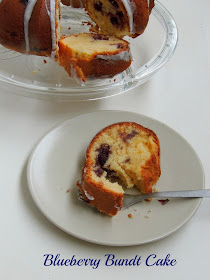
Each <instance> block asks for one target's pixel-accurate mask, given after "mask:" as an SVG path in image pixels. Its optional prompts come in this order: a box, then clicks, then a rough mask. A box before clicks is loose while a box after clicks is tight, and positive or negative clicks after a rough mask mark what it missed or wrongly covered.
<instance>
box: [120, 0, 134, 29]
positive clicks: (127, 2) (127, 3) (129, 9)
mask: <svg viewBox="0 0 210 280" xmlns="http://www.w3.org/2000/svg"><path fill="white" fill-rule="evenodd" d="M121 1H122V3H123V5H124V7H125V9H126V11H127V14H128V18H129V27H130V33H131V34H134V33H135V26H134V22H133V20H134V19H133V14H134V11H135V9H136V5H135V3H134V2H131V1H130V0H121Z"/></svg>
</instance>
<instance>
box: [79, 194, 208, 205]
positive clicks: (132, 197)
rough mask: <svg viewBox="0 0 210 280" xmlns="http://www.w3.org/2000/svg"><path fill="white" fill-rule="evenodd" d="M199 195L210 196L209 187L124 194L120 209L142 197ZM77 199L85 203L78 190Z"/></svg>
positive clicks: (187, 196)
mask: <svg viewBox="0 0 210 280" xmlns="http://www.w3.org/2000/svg"><path fill="white" fill-rule="evenodd" d="M201 197H210V189H204V190H186V191H167V192H154V193H149V194H139V195H131V194H126V193H125V194H124V197H123V207H122V209H121V210H124V209H127V208H128V207H130V206H131V205H134V204H136V203H138V202H140V201H143V200H144V199H150V198H160V199H161V198H201ZM78 199H79V200H81V201H83V202H85V203H87V205H88V201H86V200H85V199H84V198H83V195H82V193H81V192H80V191H78Z"/></svg>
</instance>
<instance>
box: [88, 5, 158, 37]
mask: <svg viewBox="0 0 210 280" xmlns="http://www.w3.org/2000/svg"><path fill="white" fill-rule="evenodd" d="M153 7H154V0H86V9H87V11H88V14H89V16H90V17H91V19H92V20H93V21H94V22H95V23H96V24H97V26H98V27H99V28H100V29H101V31H102V33H104V34H108V35H113V36H116V37H120V38H122V37H124V36H126V35H127V36H131V37H137V36H138V35H140V34H142V33H143V32H144V30H145V28H146V26H147V24H148V21H149V16H150V13H151V10H152V8H153Z"/></svg>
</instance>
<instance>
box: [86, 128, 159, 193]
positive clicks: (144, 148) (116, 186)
mask: <svg viewBox="0 0 210 280" xmlns="http://www.w3.org/2000/svg"><path fill="white" fill-rule="evenodd" d="M104 145H105V146H104ZM109 147H110V148H109ZM103 148H104V151H103ZM157 149H158V146H157V143H156V141H155V140H154V137H153V136H152V135H150V134H148V133H147V132H145V131H140V130H137V129H135V128H134V127H132V126H128V127H118V126H115V127H113V128H112V129H110V130H109V129H108V130H106V132H103V134H101V135H100V136H99V137H98V139H97V141H95V142H94V144H93V146H92V147H91V151H90V158H92V159H93V161H92V165H91V166H92V168H91V169H92V170H91V173H92V177H93V179H94V180H95V181H96V182H102V183H103V185H104V187H105V188H107V189H110V190H112V191H116V192H123V188H124V187H126V188H132V187H134V186H135V187H136V188H138V189H139V191H140V192H142V193H144V182H143V179H142V175H141V174H142V168H143V167H144V166H145V164H146V162H147V161H148V160H149V159H150V158H151V154H157ZM99 153H102V156H101V157H100V155H99ZM107 153H108V155H107ZM101 158H102V159H101ZM100 162H102V164H100ZM104 162H105V163H104ZM103 163H104V164H103ZM102 165H103V166H102ZM110 170H111V174H110ZM102 171H103V173H102ZM101 173H102V174H101ZM99 175H100V176H99Z"/></svg>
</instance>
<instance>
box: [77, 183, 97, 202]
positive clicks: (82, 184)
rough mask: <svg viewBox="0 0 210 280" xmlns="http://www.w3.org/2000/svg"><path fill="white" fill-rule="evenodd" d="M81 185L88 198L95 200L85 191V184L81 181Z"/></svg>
mask: <svg viewBox="0 0 210 280" xmlns="http://www.w3.org/2000/svg"><path fill="white" fill-rule="evenodd" d="M79 184H80V186H81V187H82V189H83V191H84V193H85V195H86V197H87V198H88V199H89V200H94V199H95V198H94V197H93V196H92V195H90V194H89V193H88V192H87V191H86V190H85V188H84V183H83V182H81V180H80V181H79Z"/></svg>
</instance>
